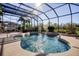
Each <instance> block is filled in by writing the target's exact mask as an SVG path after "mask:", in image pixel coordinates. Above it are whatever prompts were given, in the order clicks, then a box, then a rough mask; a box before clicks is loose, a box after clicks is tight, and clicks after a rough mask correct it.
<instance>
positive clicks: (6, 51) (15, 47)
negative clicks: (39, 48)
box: [0, 35, 79, 56]
mask: <svg viewBox="0 0 79 59" xmlns="http://www.w3.org/2000/svg"><path fill="white" fill-rule="evenodd" d="M0 37H2V36H1V35H0ZM61 38H63V39H64V40H66V41H68V42H69V45H70V46H71V49H69V50H68V51H66V52H62V53H50V54H48V55H47V56H79V39H76V38H75V37H68V36H63V35H61ZM36 54H37V53H32V52H30V51H27V50H24V49H22V48H21V47H20V41H17V42H14V43H9V44H5V45H4V46H3V56H34V55H36Z"/></svg>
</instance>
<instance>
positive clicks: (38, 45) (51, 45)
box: [20, 34, 70, 54]
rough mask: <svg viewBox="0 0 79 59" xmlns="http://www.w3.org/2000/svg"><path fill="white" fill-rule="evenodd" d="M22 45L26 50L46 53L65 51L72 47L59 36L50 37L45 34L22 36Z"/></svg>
mask: <svg viewBox="0 0 79 59" xmlns="http://www.w3.org/2000/svg"><path fill="white" fill-rule="evenodd" d="M20 45H21V47H22V48H23V49H24V50H28V51H31V52H40V53H46V54H48V53H59V52H65V51H67V50H69V49H70V46H69V45H68V43H67V42H66V41H64V40H62V39H61V38H59V37H57V36H54V37H50V36H48V35H45V34H39V35H29V36H25V37H22V38H21V43H20Z"/></svg>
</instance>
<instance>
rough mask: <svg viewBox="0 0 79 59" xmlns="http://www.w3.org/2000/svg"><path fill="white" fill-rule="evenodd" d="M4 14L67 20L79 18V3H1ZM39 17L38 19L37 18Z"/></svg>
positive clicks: (17, 16)
mask: <svg viewBox="0 0 79 59" xmlns="http://www.w3.org/2000/svg"><path fill="white" fill-rule="evenodd" d="M1 5H2V8H3V12H4V15H10V16H14V17H15V16H16V17H15V18H17V19H18V18H19V17H21V16H24V17H29V18H33V19H36V20H37V21H40V20H41V21H44V20H50V21H51V20H53V19H57V20H60V22H62V21H61V20H64V21H66V19H70V20H73V19H75V20H76V21H74V22H76V23H79V22H78V19H79V4H78V3H42V4H40V5H39V6H37V5H36V4H34V3H14V4H13V3H1ZM37 18H38V19H37Z"/></svg>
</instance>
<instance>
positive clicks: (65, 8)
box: [4, 3, 79, 24]
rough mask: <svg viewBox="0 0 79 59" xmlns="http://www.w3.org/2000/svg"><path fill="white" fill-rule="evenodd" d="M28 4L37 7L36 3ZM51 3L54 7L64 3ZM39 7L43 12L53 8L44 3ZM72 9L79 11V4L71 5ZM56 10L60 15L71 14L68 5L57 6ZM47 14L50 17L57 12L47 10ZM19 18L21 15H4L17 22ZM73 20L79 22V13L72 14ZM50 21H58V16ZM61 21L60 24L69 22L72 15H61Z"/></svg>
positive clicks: (45, 21) (42, 15)
mask: <svg viewBox="0 0 79 59" xmlns="http://www.w3.org/2000/svg"><path fill="white" fill-rule="evenodd" d="M13 5H16V6H19V4H13ZM26 5H29V6H31V7H33V8H37V7H35V4H34V3H26ZM49 5H50V6H52V7H53V8H55V7H57V6H59V5H62V4H60V3H58V4H55V3H49ZM20 7H21V8H24V9H27V10H29V11H33V9H30V8H28V7H25V6H22V5H21V6H20ZM38 9H39V10H41V11H43V12H46V11H48V10H51V8H49V7H48V6H46V5H44V4H43V5H42V6H39V7H38ZM71 10H72V13H75V12H79V6H75V5H71ZM55 11H56V12H57V14H58V16H61V15H65V14H70V10H69V6H68V5H64V6H62V7H60V8H57V9H55ZM34 13H35V12H34ZM36 14H39V16H40V17H41V18H42V19H47V17H46V16H45V15H44V14H41V13H36ZM46 15H47V16H48V17H49V18H53V17H56V14H55V13H54V11H53V10H51V11H49V12H46ZM18 19H19V17H15V16H8V15H5V16H4V21H11V22H15V23H18V22H17V20H18ZM38 20H40V19H38ZM72 20H73V23H77V24H79V14H74V15H72ZM50 21H51V22H52V23H57V18H55V19H50ZM59 21H60V24H66V23H69V22H71V15H69V16H65V17H60V18H59ZM39 22H40V21H39ZM47 23H48V20H44V24H47Z"/></svg>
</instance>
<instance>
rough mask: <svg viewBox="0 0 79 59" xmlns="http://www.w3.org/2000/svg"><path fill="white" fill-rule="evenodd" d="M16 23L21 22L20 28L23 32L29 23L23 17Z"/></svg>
mask: <svg viewBox="0 0 79 59" xmlns="http://www.w3.org/2000/svg"><path fill="white" fill-rule="evenodd" d="M18 21H21V22H22V23H21V28H22V30H23V31H25V30H26V29H27V28H29V27H30V25H29V23H30V21H29V20H25V19H24V18H23V17H20V18H19V20H18Z"/></svg>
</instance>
